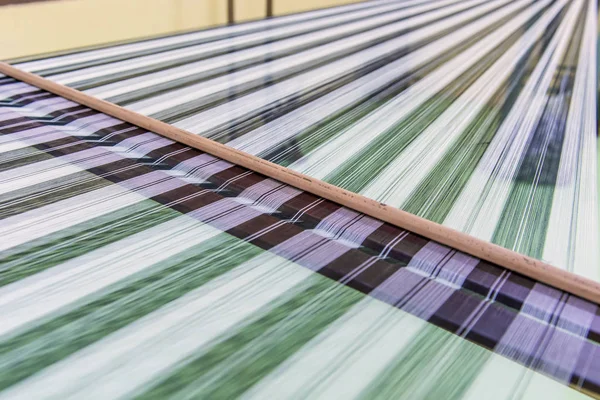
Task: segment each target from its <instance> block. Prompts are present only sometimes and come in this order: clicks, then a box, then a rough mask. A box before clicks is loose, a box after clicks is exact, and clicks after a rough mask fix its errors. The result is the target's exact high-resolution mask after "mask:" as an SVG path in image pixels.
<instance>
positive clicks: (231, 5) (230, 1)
mask: <svg viewBox="0 0 600 400" xmlns="http://www.w3.org/2000/svg"><path fill="white" fill-rule="evenodd" d="M234 22H235V0H227V23H228V24H233V23H234Z"/></svg>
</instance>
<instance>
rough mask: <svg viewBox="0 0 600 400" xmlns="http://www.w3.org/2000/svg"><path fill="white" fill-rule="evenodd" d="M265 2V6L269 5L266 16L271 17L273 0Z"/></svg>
mask: <svg viewBox="0 0 600 400" xmlns="http://www.w3.org/2000/svg"><path fill="white" fill-rule="evenodd" d="M265 3H266V4H265V6H266V7H267V11H266V13H265V16H266V17H267V18H271V17H272V16H273V0H265Z"/></svg>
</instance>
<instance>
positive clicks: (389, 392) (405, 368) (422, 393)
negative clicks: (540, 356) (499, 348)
mask: <svg viewBox="0 0 600 400" xmlns="http://www.w3.org/2000/svg"><path fill="white" fill-rule="evenodd" d="M491 354H492V353H491V352H489V351H488V350H486V349H484V348H482V347H479V346H477V345H475V344H473V343H470V342H468V341H467V340H465V339H463V338H461V337H459V336H456V335H453V334H451V333H449V332H446V331H444V330H442V329H440V328H437V327H435V326H433V325H427V326H426V327H425V328H424V329H423V330H422V331H421V333H420V334H419V336H418V338H417V340H415V341H413V342H412V343H411V344H410V346H409V347H407V348H406V349H404V350H403V351H402V352H401V353H399V354H398V356H397V357H396V358H395V360H394V361H393V362H392V363H391V365H388V367H387V368H386V369H385V372H384V373H382V374H380V375H379V376H378V378H377V379H375V380H374V381H372V382H371V384H370V385H369V387H367V388H366V389H365V390H364V391H363V392H362V393H361V396H360V397H361V398H363V399H375V398H381V399H411V400H412V399H416V398H420V399H445V400H450V399H461V398H462V397H463V396H464V394H465V393H466V392H467V390H468V389H469V388H470V387H471V384H472V383H473V382H474V381H475V379H476V378H477V376H478V374H479V372H480V371H481V369H482V367H483V365H484V364H485V362H486V361H487V360H488V358H489V357H490V355H491ZM427 382H429V383H433V382H434V383H435V384H427Z"/></svg>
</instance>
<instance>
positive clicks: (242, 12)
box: [234, 0, 267, 22]
mask: <svg viewBox="0 0 600 400" xmlns="http://www.w3.org/2000/svg"><path fill="white" fill-rule="evenodd" d="M234 4H235V8H234V15H235V20H236V21H240V22H241V21H249V20H252V19H262V18H264V17H265V16H266V14H267V6H266V3H265V0H235V3H234Z"/></svg>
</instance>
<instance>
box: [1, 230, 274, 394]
mask: <svg viewBox="0 0 600 400" xmlns="http://www.w3.org/2000/svg"><path fill="white" fill-rule="evenodd" d="M260 253H262V250H261V249H259V248H257V247H255V246H253V245H251V244H247V243H244V242H241V241H239V240H238V239H236V238H234V237H233V236H230V235H229V234H226V233H223V234H221V235H219V236H217V237H215V238H212V239H210V240H208V241H207V242H205V243H202V244H201V245H198V246H195V247H193V248H191V249H189V250H187V251H185V252H182V253H181V254H179V255H177V256H175V257H171V258H169V259H167V260H166V261H164V262H162V263H159V264H157V265H155V266H153V268H152V270H151V271H150V273H148V272H142V273H138V274H137V275H135V276H134V277H131V278H129V279H127V280H126V281H125V282H123V281H122V282H119V283H117V284H115V285H113V286H112V287H110V288H108V289H106V290H104V291H103V293H102V295H101V296H100V297H97V298H96V299H94V300H92V301H91V302H89V303H87V304H83V305H81V306H79V307H77V308H75V309H73V310H71V311H69V312H68V313H66V314H64V315H62V316H59V317H56V318H54V319H52V320H50V321H47V322H45V323H42V324H41V325H38V326H37V327H34V328H32V329H30V330H29V331H27V332H25V333H23V334H21V335H19V336H16V337H13V338H10V339H8V340H6V341H4V342H3V343H0V366H2V368H0V390H2V389H4V388H7V387H8V386H10V385H13V384H15V383H17V382H18V381H20V380H22V379H25V378H26V377H28V376H30V375H32V374H34V373H36V372H38V371H40V370H41V369H43V368H45V367H47V366H50V365H51V364H53V363H56V362H58V361H60V360H61V359H63V358H65V357H67V356H69V355H70V354H73V353H75V352H76V351H78V350H81V349H82V348H84V347H86V346H89V345H91V344H92V343H94V342H96V341H98V340H100V339H102V338H103V337H105V336H107V335H109V334H111V333H113V332H115V331H117V330H118V329H121V328H123V327H125V326H127V325H129V324H131V323H132V322H134V321H135V320H137V319H139V318H141V317H143V316H145V315H147V314H149V313H151V312H153V311H156V310H157V309H159V308H160V307H162V306H164V305H165V304H167V303H169V302H171V301H173V300H175V299H177V298H179V297H181V296H183V295H185V294H186V293H189V292H190V291H192V290H194V289H196V288H198V287H200V286H202V285H204V284H205V283H207V282H209V281H210V280H212V279H215V278H216V277H218V276H220V275H222V274H224V273H226V272H228V271H230V270H232V269H233V268H235V267H237V266H238V265H240V264H241V263H243V262H245V261H247V260H249V259H251V258H253V257H255V256H257V255H258V254H260Z"/></svg>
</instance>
